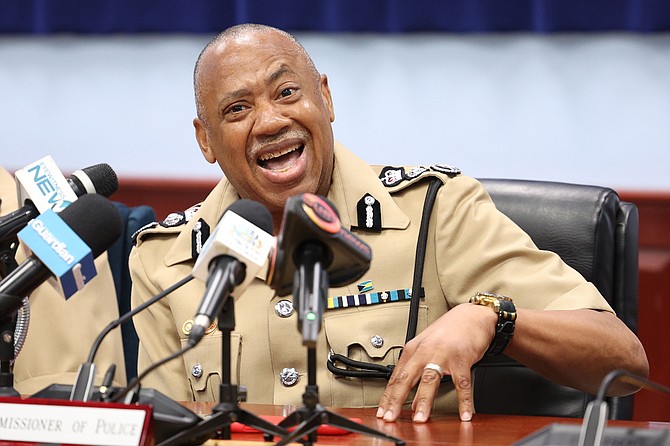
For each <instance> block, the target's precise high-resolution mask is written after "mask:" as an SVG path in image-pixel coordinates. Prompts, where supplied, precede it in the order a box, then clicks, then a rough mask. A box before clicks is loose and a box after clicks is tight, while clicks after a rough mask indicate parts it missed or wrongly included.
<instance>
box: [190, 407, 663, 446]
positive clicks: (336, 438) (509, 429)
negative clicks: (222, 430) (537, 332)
mask: <svg viewBox="0 0 670 446" xmlns="http://www.w3.org/2000/svg"><path fill="white" fill-rule="evenodd" d="M186 406H187V407H188V408H190V409H191V410H192V411H194V412H196V413H198V414H199V415H201V416H202V415H206V414H208V413H210V412H211V403H186ZM242 407H243V408H244V409H246V410H247V411H249V412H251V413H253V414H255V415H275V416H282V417H283V416H286V415H288V414H289V413H291V412H293V410H295V409H296V407H294V406H269V405H259V404H243V405H242ZM327 410H329V411H332V412H334V413H337V414H339V415H342V416H345V417H349V418H359V419H361V420H362V423H363V424H364V425H366V426H368V427H371V428H373V429H376V430H378V431H381V432H383V433H385V434H387V435H391V436H393V437H396V438H399V439H401V440H404V441H405V442H406V444H407V445H408V446H409V445H482V446H484V445H486V446H495V445H510V444H512V443H514V442H515V441H517V440H520V439H522V438H524V437H526V436H527V435H529V434H531V433H533V432H535V431H537V430H539V429H541V428H543V427H545V426H547V425H549V424H551V423H570V424H580V423H581V421H582V420H581V419H570V418H552V417H524V416H511V415H485V414H475V416H474V417H473V419H472V421H470V422H461V421H460V420H459V419H458V416H457V415H451V414H449V415H443V414H438V415H431V418H430V421H429V422H428V423H425V424H416V423H413V422H412V419H411V413H410V412H409V411H407V412H403V413H402V415H401V417H400V419H399V420H398V421H397V422H395V423H385V422H383V421H380V420H378V419H377V418H376V417H375V412H376V409H340V408H337V409H336V408H327ZM608 425H613V426H626V427H634V428H646V429H650V428H651V429H670V423H656V422H642V421H611V422H609V423H608ZM233 439H234V440H242V441H245V440H248V441H259V440H262V436H261V435H260V434H241V433H234V434H233ZM266 444H269V443H266ZM318 444H347V445H353V446H363V445H375V446H383V445H393V443H392V442H390V441H386V440H383V439H375V438H373V437H369V436H366V435H362V434H353V433H352V434H345V435H319V436H318Z"/></svg>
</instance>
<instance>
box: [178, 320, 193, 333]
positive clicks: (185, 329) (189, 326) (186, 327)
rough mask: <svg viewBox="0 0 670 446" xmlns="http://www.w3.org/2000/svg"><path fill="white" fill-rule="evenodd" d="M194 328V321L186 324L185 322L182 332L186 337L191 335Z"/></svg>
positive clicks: (188, 321)
mask: <svg viewBox="0 0 670 446" xmlns="http://www.w3.org/2000/svg"><path fill="white" fill-rule="evenodd" d="M192 328H193V320H192V319H188V320H187V321H186V322H184V323H183V324H182V326H181V332H182V333H184V334H185V335H186V336H188V335H189V333H191V329H192Z"/></svg>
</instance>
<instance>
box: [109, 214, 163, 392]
mask: <svg viewBox="0 0 670 446" xmlns="http://www.w3.org/2000/svg"><path fill="white" fill-rule="evenodd" d="M114 204H115V205H116V208H117V209H118V210H119V213H120V214H121V219H122V221H123V232H122V234H121V236H120V237H119V239H118V240H117V241H116V242H115V243H114V244H113V245H112V246H111V247H110V248H109V250H108V251H107V258H108V259H109V265H110V268H111V270H112V276H113V278H114V286H115V288H116V296H117V299H118V304H119V315H123V314H126V313H128V312H129V311H130V310H131V308H130V289H131V280H130V270H129V269H128V256H129V255H130V250H131V249H132V247H133V239H132V237H133V234H135V232H136V231H137V230H138V229H140V228H141V227H143V226H144V225H146V224H148V223H151V222H153V221H155V220H156V213H155V212H154V210H153V208H152V207H150V206H147V205H140V206H126V205H125V204H123V203H119V202H114ZM121 338H122V341H123V356H124V359H125V363H126V364H125V368H126V379H127V380H128V381H130V380H131V379H132V378H134V377H136V376H137V350H138V348H139V338H138V337H137V332H136V331H135V326H134V325H133V322H132V320H131V321H128V322H126V323H125V324H123V325H121Z"/></svg>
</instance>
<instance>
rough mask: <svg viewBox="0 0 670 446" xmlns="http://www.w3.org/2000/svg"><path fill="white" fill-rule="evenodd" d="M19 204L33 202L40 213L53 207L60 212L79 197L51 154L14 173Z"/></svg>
mask: <svg viewBox="0 0 670 446" xmlns="http://www.w3.org/2000/svg"><path fill="white" fill-rule="evenodd" d="M14 178H15V179H16V187H17V192H18V196H19V206H21V205H23V204H25V202H26V200H30V201H32V202H33V204H34V205H35V207H36V208H37V210H38V211H40V213H42V212H44V211H46V210H47V209H51V210H53V211H54V212H60V211H62V210H63V209H65V208H66V207H67V206H69V205H70V204H71V203H72V202H73V201H75V200H76V199H77V194H76V193H75V192H74V190H72V187H70V185H69V184H68V182H67V179H66V178H65V176H63V174H62V173H61V171H60V169H59V168H58V166H56V162H55V161H54V160H53V158H52V157H51V156H50V155H47V156H45V157H44V158H42V159H39V160H37V161H35V162H33V163H31V164H28V165H27V166H26V167H24V168H23V169H19V170H17V171H16V172H15V173H14Z"/></svg>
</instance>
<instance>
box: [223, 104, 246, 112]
mask: <svg viewBox="0 0 670 446" xmlns="http://www.w3.org/2000/svg"><path fill="white" fill-rule="evenodd" d="M245 108H246V107H245V106H244V105H242V104H233V105H231V106H230V107H228V109H227V110H226V113H239V112H241V111H244V110H245Z"/></svg>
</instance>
